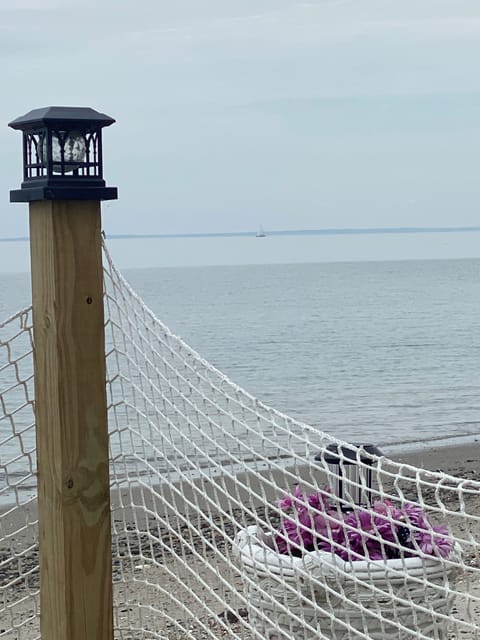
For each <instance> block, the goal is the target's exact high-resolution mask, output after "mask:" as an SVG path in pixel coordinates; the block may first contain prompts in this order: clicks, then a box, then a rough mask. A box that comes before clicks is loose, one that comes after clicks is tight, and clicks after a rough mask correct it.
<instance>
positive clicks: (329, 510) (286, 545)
mask: <svg viewBox="0 0 480 640" xmlns="http://www.w3.org/2000/svg"><path fill="white" fill-rule="evenodd" d="M329 498H330V495H329V493H328V491H326V490H325V491H321V492H319V493H315V494H310V495H305V494H304V493H303V492H302V491H301V489H300V487H299V486H298V485H297V486H296V487H295V488H294V490H293V492H292V494H291V495H285V496H284V497H283V498H281V499H280V500H278V503H277V504H278V506H279V508H280V509H281V510H282V512H283V513H282V520H281V525H280V529H279V531H278V533H277V534H276V536H275V542H276V546H277V549H278V551H279V553H284V554H287V553H288V554H292V555H295V556H300V555H302V554H303V553H304V552H305V551H313V550H315V549H320V550H324V551H332V552H333V553H335V554H337V555H338V556H340V557H341V558H342V559H344V560H352V561H354V560H362V559H365V558H369V559H370V560H382V559H391V558H401V557H411V556H414V555H418V554H419V553H423V554H426V555H430V556H436V557H441V558H446V557H448V556H449V554H450V553H451V551H452V548H453V540H452V538H451V537H450V536H449V532H448V528H447V527H446V526H445V525H436V526H433V525H431V524H430V522H429V520H428V517H427V514H426V513H425V512H424V511H423V509H421V508H420V507H419V506H418V505H415V504H411V503H406V504H404V505H403V506H402V507H401V508H400V507H399V506H398V505H395V504H394V503H393V502H391V501H389V500H384V501H377V502H375V503H374V504H373V507H372V509H370V510H366V509H362V508H361V507H355V508H354V509H352V510H351V511H348V512H341V511H340V510H339V509H337V508H336V507H335V506H334V505H333V504H332V503H331V502H330V500H329Z"/></svg>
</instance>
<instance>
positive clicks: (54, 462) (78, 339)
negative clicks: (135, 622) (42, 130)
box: [30, 200, 113, 640]
mask: <svg viewBox="0 0 480 640" xmlns="http://www.w3.org/2000/svg"><path fill="white" fill-rule="evenodd" d="M100 225H101V216H100V202H97V201H83V202H82V201H55V200H45V201H38V202H31V203H30V243H31V262H32V298H33V321H34V342H35V350H34V353H35V397H36V401H35V402H36V404H35V409H36V427H37V456H38V462H37V464H38V503H39V537H40V554H41V560H40V583H41V602H40V615H41V622H40V624H41V634H42V640H111V639H112V638H113V620H112V566H111V527H110V495H109V469H108V426H107V410H106V392H105V380H106V373H105V339H104V312H103V284H102V283H103V276H102V255H101V226H100Z"/></svg>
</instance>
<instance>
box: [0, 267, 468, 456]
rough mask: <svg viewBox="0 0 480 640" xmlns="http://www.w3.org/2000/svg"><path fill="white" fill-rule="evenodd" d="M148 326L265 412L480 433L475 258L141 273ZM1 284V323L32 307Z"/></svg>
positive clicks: (418, 432) (13, 281)
mask: <svg viewBox="0 0 480 640" xmlns="http://www.w3.org/2000/svg"><path fill="white" fill-rule="evenodd" d="M125 276H126V278H127V280H129V282H130V284H131V285H132V286H133V288H134V289H135V290H136V291H137V292H138V293H139V294H140V296H141V297H142V298H143V299H144V301H145V302H146V304H147V305H148V306H150V307H151V308H152V309H153V311H154V312H155V314H156V315H157V316H158V317H159V318H161V319H162V320H163V321H164V322H165V323H166V324H167V325H169V326H170V328H171V329H172V331H174V333H176V334H178V335H180V336H181V337H182V338H183V339H184V340H185V341H186V342H188V343H189V344H190V345H191V346H192V347H193V348H195V349H196V350H197V351H198V352H199V353H200V354H202V355H203V356H204V357H205V358H207V359H208V360H210V361H211V362H212V363H213V364H214V365H215V366H216V367H218V368H219V369H221V370H222V371H224V372H225V373H226V374H227V375H228V376H229V377H230V378H231V379H232V380H234V381H235V382H237V383H238V384H240V385H241V386H243V387H244V388H246V389H247V390H248V391H250V392H251V393H252V394H254V395H256V396H257V397H259V398H260V399H261V400H263V401H264V402H265V403H267V404H270V405H272V406H274V407H275V408H277V409H279V410H281V411H284V412H286V413H288V414H290V415H292V416H293V417H295V418H297V419H300V420H302V421H304V422H307V423H310V424H312V425H316V426H319V427H321V428H322V429H323V430H325V431H328V432H330V433H332V434H334V435H336V436H338V437H341V438H345V439H347V440H350V441H364V442H366V441H369V442H375V443H377V444H380V445H384V446H385V445H392V444H395V443H399V444H403V445H404V444H405V443H409V442H418V441H424V442H427V441H431V440H432V439H438V438H446V439H450V438H459V437H464V436H466V437H468V438H474V437H475V436H476V435H477V434H478V433H479V431H480V378H479V362H480V260H477V259H474V260H439V261H436V260H432V261H404V262H371V263H367V262H363V263H330V264H326V263H323V264H291V265H261V266H231V267H199V268H193V267H185V268H155V269H137V270H128V271H126V272H125ZM29 296H30V292H29V276H28V275H26V274H21V275H15V274H0V318H5V317H6V316H7V315H9V314H10V313H12V312H14V311H16V310H18V308H20V307H22V306H25V305H27V304H29Z"/></svg>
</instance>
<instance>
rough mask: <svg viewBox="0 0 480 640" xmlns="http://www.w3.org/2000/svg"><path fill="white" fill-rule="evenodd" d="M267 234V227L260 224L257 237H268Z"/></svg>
mask: <svg viewBox="0 0 480 640" xmlns="http://www.w3.org/2000/svg"><path fill="white" fill-rule="evenodd" d="M266 235H267V234H266V233H265V229H264V228H263V227H262V225H260V226H259V227H258V231H257V235H256V237H257V238H265V237H266Z"/></svg>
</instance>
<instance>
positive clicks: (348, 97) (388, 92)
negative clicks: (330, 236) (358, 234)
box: [0, 0, 480, 253]
mask: <svg viewBox="0 0 480 640" xmlns="http://www.w3.org/2000/svg"><path fill="white" fill-rule="evenodd" d="M0 57H1V60H0V79H1V81H2V88H3V91H2V100H1V101H0V116H1V117H0V121H1V122H2V123H3V125H2V126H0V192H1V193H2V194H3V196H2V197H3V205H2V207H1V209H0V210H1V214H2V218H1V219H2V227H1V231H0V236H2V237H13V236H24V235H26V234H27V233H28V219H27V218H28V216H27V205H25V204H10V203H9V202H8V192H9V190H10V189H16V188H18V187H19V185H20V182H21V162H22V160H21V136H20V134H19V132H17V131H13V130H11V129H9V128H8V127H7V123H8V122H9V121H11V120H12V119H14V118H15V117H17V116H19V115H22V114H24V113H26V112H27V111H29V110H30V109H33V108H37V107H43V106H48V105H69V106H91V107H93V108H95V109H97V110H99V111H101V112H104V113H107V114H108V115H110V116H112V117H114V118H115V119H116V120H117V122H116V124H114V125H113V126H111V127H109V128H108V129H105V130H104V175H105V178H106V180H107V183H108V184H109V185H111V186H117V187H118V188H119V200H118V201H116V202H108V203H104V207H103V221H104V227H105V229H106V231H107V233H111V234H115V233H122V234H123V233H125V234H128V233H186V232H210V231H244V230H249V229H253V230H255V229H257V228H258V226H259V224H262V225H263V226H264V228H265V229H266V230H267V231H268V229H271V230H273V229H302V228H303V229H305V228H306V229H308V228H328V227H336V228H338V227H340V228H341V227H398V226H478V225H479V223H480V216H479V213H478V209H479V207H478V202H479V199H480V181H479V179H478V175H479V170H480V74H479V73H478V60H480V2H479V1H478V0H311V1H300V0H174V1H172V0H169V1H168V2H167V1H166V0H135V2H133V1H132V0H128V1H125V0H82V2H81V3H80V2H78V1H76V2H74V1H73V0H0ZM1 250H2V246H1V245H0V251H1ZM426 252H427V253H428V251H426Z"/></svg>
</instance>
